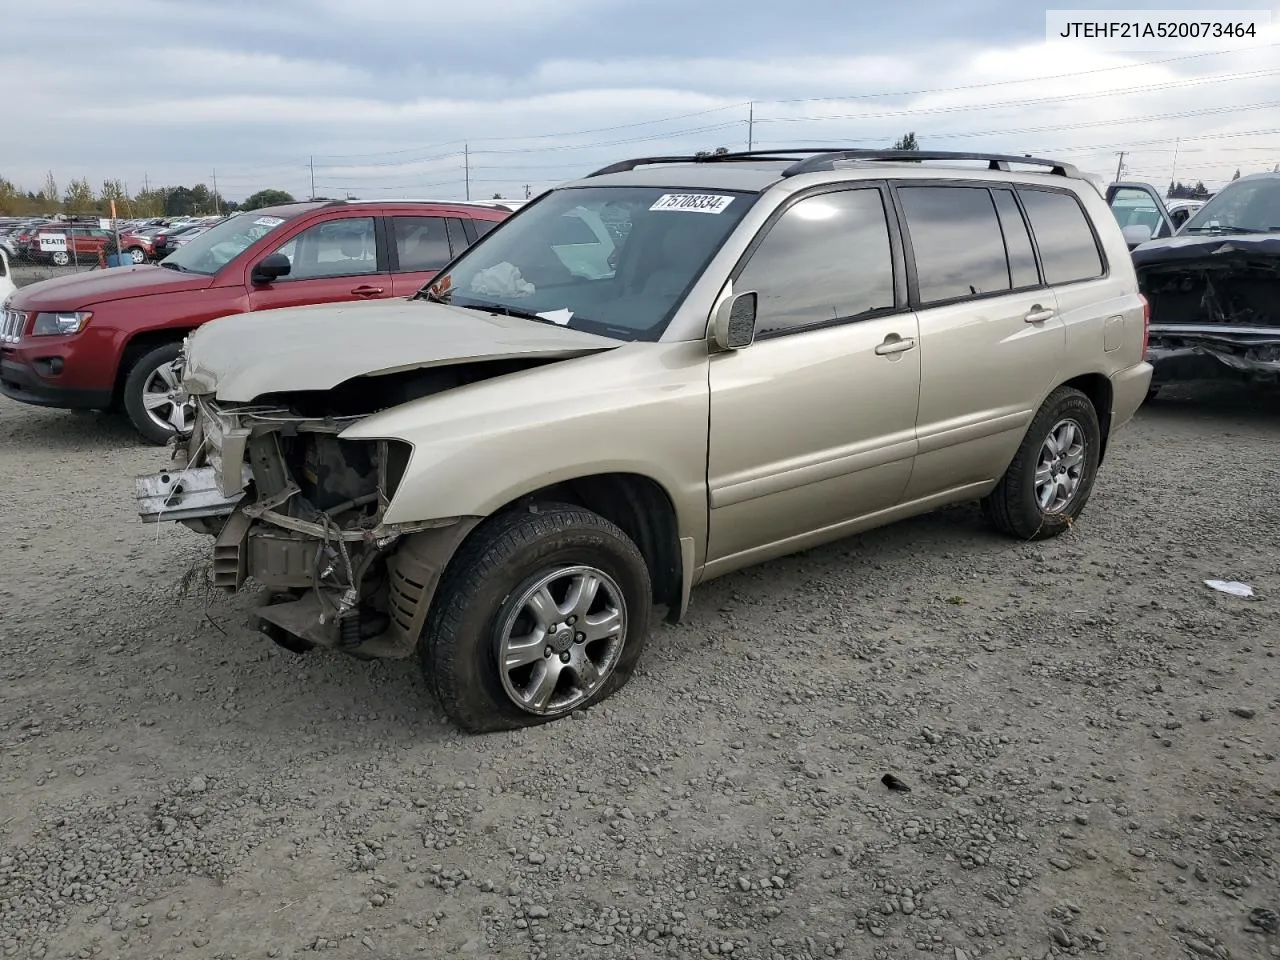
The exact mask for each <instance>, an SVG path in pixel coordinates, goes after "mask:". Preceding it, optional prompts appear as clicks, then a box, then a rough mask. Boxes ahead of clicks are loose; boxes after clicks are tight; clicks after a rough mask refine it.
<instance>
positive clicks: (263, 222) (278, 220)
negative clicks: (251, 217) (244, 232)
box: [253, 217, 284, 227]
mask: <svg viewBox="0 0 1280 960" xmlns="http://www.w3.org/2000/svg"><path fill="white" fill-rule="evenodd" d="M253 223H254V225H255V226H258V227H278V226H280V224H282V223H284V217H259V218H258V219H257V220H255V221H253Z"/></svg>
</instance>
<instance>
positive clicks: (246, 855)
mask: <svg viewBox="0 0 1280 960" xmlns="http://www.w3.org/2000/svg"><path fill="white" fill-rule="evenodd" d="M1278 452H1280V392H1276V391H1270V392H1267V391H1261V392H1260V391H1245V390H1241V389H1236V388H1230V387H1221V388H1218V387H1214V388H1206V389H1202V390H1197V391H1185V392H1182V393H1180V394H1178V395H1175V396H1173V397H1172V398H1170V399H1167V400H1160V401H1157V402H1156V403H1154V404H1152V405H1149V406H1148V407H1146V408H1144V410H1143V411H1142V412H1141V414H1140V416H1139V419H1138V420H1137V421H1135V422H1134V423H1133V424H1132V425H1131V426H1130V427H1128V428H1127V429H1126V430H1125V431H1124V432H1123V433H1121V434H1120V435H1118V436H1117V437H1116V438H1115V441H1114V444H1113V447H1112V450H1111V452H1110V454H1109V458H1108V462H1107V463H1106V464H1105V465H1104V470H1103V474H1102V477H1101V480H1100V482H1099V483H1098V486H1097V487H1096V489H1095V492H1094V496H1093V500H1092V502H1091V503H1090V505H1089V507H1088V509H1087V510H1086V512H1085V514H1084V516H1083V518H1082V520H1081V522H1080V524H1079V525H1078V526H1077V527H1076V528H1075V529H1074V530H1073V531H1072V532H1071V533H1070V534H1069V535H1067V536H1065V537H1063V538H1061V539H1059V540H1056V541H1054V542H1049V543H1043V544H1031V545H1027V544H1019V543H1012V542H1009V541H1007V540H1003V539H1000V538H998V537H996V536H994V535H992V534H990V533H988V532H987V530H986V528H985V527H984V526H983V524H982V523H981V521H980V519H979V517H978V515H977V513H976V511H975V510H973V509H969V508H962V509H954V510H948V511H946V512H944V513H941V514H938V515H935V516H932V517H928V518H923V519H919V520H915V521H912V522H908V523H904V524H900V525H898V526H895V527H891V528H888V529H885V530H881V531H877V532H874V533H871V534H868V535H865V536H861V537H857V538H855V539H852V540H849V541H846V542H843V543H839V544H835V545H832V546H829V547H826V548H824V549H819V550H815V551H812V552H810V553H807V554H805V555H802V556H798V557H793V558H790V559H786V560H782V561H779V562H775V563H771V564H769V565H767V566H764V567H761V568H759V569H756V570H753V571H750V572H744V573H741V574H738V575H734V576H731V577H728V578H726V579H724V580H721V581H716V582H714V583H712V584H709V585H707V586H706V587H704V588H702V589H700V590H699V591H697V592H696V593H695V596H694V603H693V608H692V611H691V613H690V616H689V619H688V621H687V622H686V623H685V624H683V625H681V626H679V627H663V628H661V629H660V631H659V633H658V634H657V635H656V636H655V637H654V640H653V642H652V643H651V644H650V647H649V649H648V651H647V653H646V657H645V660H644V661H643V662H642V665H641V668H640V670H639V672H638V673H637V675H636V676H635V678H634V679H633V680H632V682H631V684H630V685H629V686H628V687H627V688H626V689H625V690H624V691H623V692H622V693H621V694H619V695H618V696H616V697H615V698H614V699H612V700H610V701H608V702H607V704H605V705H602V706H601V707H599V708H597V709H595V710H592V711H591V712H589V713H588V714H587V715H584V716H581V717H578V718H574V719H571V720H566V721H562V722H560V723H556V724H552V725H549V726H546V727H543V728H540V729H537V730H532V731H527V732H519V733H513V734H499V735H494V736H487V737H468V736H464V735H461V734H459V733H458V732H456V731H455V730H454V729H453V728H451V727H450V726H448V725H447V724H446V723H445V722H444V721H443V718H442V716H441V714H440V712H439V711H438V709H437V708H436V706H435V705H434V704H433V703H432V702H431V701H430V699H429V698H428V696H427V693H426V689H425V687H424V684H423V681H422V679H421V677H420V676H419V673H418V668H417V665H416V663H413V662H400V663H373V664H370V663H363V662H357V661H353V660H350V659H346V658H341V657H339V656H337V655H325V654H318V655H310V656H302V657H299V656H295V655H293V654H290V653H288V652H286V651H284V650H281V649H279V648H277V647H275V646H274V645H273V644H271V643H270V642H269V641H268V640H267V639H265V638H264V637H261V636H260V635H258V634H256V633H254V632H252V631H251V630H249V629H248V628H247V627H246V626H245V610H246V606H245V601H244V600H242V599H240V598H231V599H227V598H222V597H210V596H207V595H206V593H205V591H204V590H203V588H202V586H201V584H200V582H199V579H198V578H193V577H192V576H190V571H191V570H193V569H194V568H196V567H198V565H200V564H202V563H204V562H205V561H206V559H207V551H208V547H209V544H208V541H206V540H204V539H201V538H199V537H197V536H196V535H194V534H192V533H189V532H188V531H186V530H185V529H184V528H182V527H178V526H173V525H165V526H161V527H156V526H144V525H143V524H142V523H141V522H139V521H138V520H137V518H136V515H135V514H134V511H133V501H132V478H133V476H134V475H135V474H139V473H145V472H150V471H152V470H153V469H157V468H158V467H159V465H160V461H161V459H162V457H163V453H162V452H160V451H158V450H157V449H156V448H152V447H146V446H143V445H141V444H140V442H138V441H137V440H135V439H134V437H133V436H132V434H131V433H130V432H129V430H128V429H127V428H126V427H125V426H124V424H123V423H121V422H119V421H117V420H114V419H111V418H108V417H104V416H99V415H93V414H76V413H70V412H64V411H52V410H38V409H34V408H27V407H23V406H20V405H18V404H15V403H12V402H9V401H7V400H4V399H3V398H0V517H3V530H4V534H5V539H4V547H3V549H0V635H2V638H0V649H2V650H3V654H4V656H3V659H2V660H0V953H2V954H3V955H4V956H5V957H10V956H16V957H28V956H29V957H49V958H60V957H79V958H90V957H101V958H104V960H106V958H117V957H119V958H172V957H182V958H184V960H186V958H190V960H211V958H233V957H234V958H240V960H243V958H260V957H282V958H288V957H301V956H304V955H306V956H309V955H310V951H315V950H325V951H327V952H331V953H332V954H333V955H334V956H335V957H353V958H360V957H371V958H381V957H387V958H391V957H395V958H405V957H413V956H423V957H444V956H452V955H455V954H458V955H465V956H479V957H503V958H506V957H512V958H531V960H538V958H560V957H566V958H569V957H572V958H577V957H583V958H590V957H601V958H631V957H636V958H644V957H657V956H662V955H667V956H675V957H701V956H711V955H719V956H722V957H723V956H726V955H728V956H732V957H734V958H762V960H763V958H818V957H852V958H862V957H874V958H901V957H912V956H937V957H943V958H945V960H974V958H979V957H991V958H997V960H1003V958H1032V957H1034V958H1043V957H1048V956H1066V955H1071V956H1087V955H1096V954H1105V955H1108V956H1114V957H1122V958H1167V957H1182V956H1186V957H1198V956H1202V957H1217V958H1229V957H1236V958H1243V957H1268V956H1272V957H1274V956H1280V935H1278V934H1277V933H1276V932H1275V926H1274V924H1275V922H1276V919H1275V913H1268V912H1267V911H1277V910H1280V873H1278V869H1280V863H1278V862H1277V861H1278V859H1280V765H1278V764H1277V760H1276V755H1277V753H1278V752H1280V726H1278V724H1277V720H1280V664H1277V659H1276V655H1277V650H1278V649H1280V628H1277V626H1276V624H1277V620H1276V612H1275V604H1276V602H1277V599H1276V598H1277V597H1278V596H1280V545H1278V544H1277V542H1276V531H1277V529H1280V528H1278V526H1277V520H1278V519H1280V518H1278V508H1277V503H1280V456H1278V455H1277V454H1278ZM1210 578H1222V579H1238V580H1243V581H1247V582H1249V583H1251V584H1253V585H1254V587H1255V589H1256V590H1257V593H1258V595H1257V596H1256V597H1255V598H1252V599H1241V598H1237V597H1233V596H1229V595H1226V594H1223V593H1218V592H1215V591H1213V590H1211V589H1209V588H1208V587H1206V586H1205V585H1204V583H1203V581H1204V580H1206V579H1210ZM885 774H893V775H895V776H896V777H898V778H900V780H901V781H902V782H903V783H904V784H906V785H907V786H909V787H910V791H909V792H901V791H895V790H890V789H888V788H887V787H886V786H885V785H884V784H883V783H882V779H881V778H882V777H883V776H884V775H885ZM1268 927H1269V928H1270V931H1271V932H1266V928H1268Z"/></svg>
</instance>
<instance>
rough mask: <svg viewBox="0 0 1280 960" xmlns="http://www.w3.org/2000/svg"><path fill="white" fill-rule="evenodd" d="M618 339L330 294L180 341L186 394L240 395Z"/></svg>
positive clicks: (587, 348) (228, 321)
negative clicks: (331, 298)
mask: <svg viewBox="0 0 1280 960" xmlns="http://www.w3.org/2000/svg"><path fill="white" fill-rule="evenodd" d="M622 345H623V341H621V340H614V339H612V338H610V337H602V336H597V335H596V334H593V333H583V332H582V331H580V330H570V329H569V328H567V327H562V326H557V325H554V324H549V323H547V324H543V323H537V322H535V321H533V320H523V319H520V318H517V317H507V316H502V315H492V314H488V313H484V312H482V311H479V310H463V309H461V308H459V307H450V306H446V305H444V304H439V303H430V302H428V301H425V300H403V299H393V300H379V301H375V302H373V303H369V302H362V303H335V304H322V305H319V306H312V307H292V308H288V309H282V310H264V311H261V312H258V313H243V314H236V315H233V316H229V317H223V318H221V319H219V320H213V321H211V322H209V323H206V324H205V325H204V326H202V327H200V328H198V329H197V330H196V331H195V332H194V333H193V334H191V336H190V338H189V339H188V341H187V356H186V370H185V372H184V380H183V382H184V385H185V387H186V389H187V391H188V392H189V393H193V394H208V393H213V394H215V395H216V396H217V398H218V399H219V400H226V401H229V402H232V403H247V402H249V401H251V400H254V399H255V398H257V397H260V396H262V395H263V394H266V393H277V392H285V391H294V390H331V389H333V388H334V387H336V386H338V384H340V383H343V382H345V381H347V380H350V379H352V378H354V377H360V376H377V375H381V374H390V373H397V372H399V371H402V370H413V369H416V368H421V367H434V366H445V365H448V364H451V363H461V362H465V361H468V360H499V359H507V358H514V357H528V356H541V357H546V358H569V357H576V356H583V355H585V354H589V353H596V352H599V351H601V350H612V349H614V348H616V347H620V346H622Z"/></svg>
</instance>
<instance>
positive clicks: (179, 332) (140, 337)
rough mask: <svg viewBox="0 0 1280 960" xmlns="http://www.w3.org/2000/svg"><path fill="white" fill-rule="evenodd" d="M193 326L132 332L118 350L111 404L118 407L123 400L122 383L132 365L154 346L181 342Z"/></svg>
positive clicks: (123, 383) (127, 376) (131, 369)
mask: <svg viewBox="0 0 1280 960" xmlns="http://www.w3.org/2000/svg"><path fill="white" fill-rule="evenodd" d="M193 329H195V328H194V327H166V328H165V329H163V330H142V331H140V332H138V333H135V334H132V335H131V336H130V337H129V339H128V340H126V341H125V343H124V349H122V350H121V351H120V363H119V364H118V365H117V366H116V376H115V382H114V383H113V385H112V388H111V405H112V407H116V408H118V407H119V406H120V405H121V404H122V403H123V402H124V385H125V381H126V380H128V379H129V374H130V373H131V372H132V371H133V368H134V365H135V364H136V363H137V362H138V361H139V360H141V359H142V358H143V357H144V356H146V355H147V354H148V353H150V352H151V351H152V350H154V349H156V347H163V346H164V345H165V344H168V343H181V342H182V338H183V337H185V336H186V335H187V334H188V333H190V332H191V331H192V330H193Z"/></svg>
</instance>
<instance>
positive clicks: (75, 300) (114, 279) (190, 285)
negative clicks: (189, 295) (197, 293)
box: [13, 255, 213, 312]
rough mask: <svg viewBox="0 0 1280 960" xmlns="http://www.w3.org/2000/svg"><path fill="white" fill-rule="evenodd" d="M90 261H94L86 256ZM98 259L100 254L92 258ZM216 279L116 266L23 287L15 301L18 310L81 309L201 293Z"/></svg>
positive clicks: (157, 269) (160, 270)
mask: <svg viewBox="0 0 1280 960" xmlns="http://www.w3.org/2000/svg"><path fill="white" fill-rule="evenodd" d="M85 259H86V260H88V259H91V258H90V257H88V256H86V257H85ZM92 259H94V260H96V255H95V256H94V257H93V258H92ZM211 283H213V277H207V276H205V275H203V274H199V273H181V272H179V271H177V270H170V269H168V268H166V267H156V266H137V267H112V268H111V269H110V270H86V271H85V272H84V273H76V274H72V275H71V276H69V277H53V278H52V279H49V280H41V281H39V282H38V283H32V284H28V285H27V286H25V287H22V288H20V290H19V291H18V294H17V295H16V296H15V297H14V299H13V308H14V309H15V310H30V311H32V312H37V311H40V310H78V309H80V308H82V307H91V306H93V305H94V304H95V303H102V302H104V301H108V300H123V299H126V298H129V297H145V296H149V295H151V294H156V293H174V292H177V291H180V290H200V289H202V288H204V287H207V286H209V285H210V284H211Z"/></svg>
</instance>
